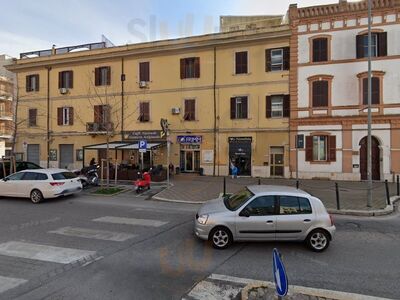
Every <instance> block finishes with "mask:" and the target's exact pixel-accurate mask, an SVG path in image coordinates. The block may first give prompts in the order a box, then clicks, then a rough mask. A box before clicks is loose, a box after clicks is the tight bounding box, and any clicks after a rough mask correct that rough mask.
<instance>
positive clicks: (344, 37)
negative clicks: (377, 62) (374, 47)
mask: <svg viewBox="0 0 400 300" xmlns="http://www.w3.org/2000/svg"><path fill="white" fill-rule="evenodd" d="M372 28H374V29H375V28H376V29H383V30H384V31H386V32H387V41H388V49H387V50H388V55H399V54H400V35H399V32H400V24H392V25H386V26H373V27H372ZM364 30H365V29H364V28H361V29H360V28H357V29H348V30H338V31H332V32H326V33H323V34H329V35H331V36H332V40H331V54H332V60H339V59H355V58H356V36H357V34H358V33H360V32H361V31H364ZM319 34H321V33H318V32H316V33H310V34H304V35H299V39H298V41H299V63H308V62H310V44H309V40H308V39H309V38H310V37H313V36H316V35H319Z"/></svg>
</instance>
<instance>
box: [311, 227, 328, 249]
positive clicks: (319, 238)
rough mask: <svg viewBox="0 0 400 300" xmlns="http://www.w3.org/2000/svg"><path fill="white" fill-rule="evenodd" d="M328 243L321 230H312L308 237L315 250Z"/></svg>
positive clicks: (322, 247)
mask: <svg viewBox="0 0 400 300" xmlns="http://www.w3.org/2000/svg"><path fill="white" fill-rule="evenodd" d="M327 243H328V238H327V237H326V235H325V234H323V233H322V232H318V231H317V232H314V233H313V234H312V235H311V237H310V244H311V247H313V248H314V249H316V250H323V249H324V248H325V247H326V245H327Z"/></svg>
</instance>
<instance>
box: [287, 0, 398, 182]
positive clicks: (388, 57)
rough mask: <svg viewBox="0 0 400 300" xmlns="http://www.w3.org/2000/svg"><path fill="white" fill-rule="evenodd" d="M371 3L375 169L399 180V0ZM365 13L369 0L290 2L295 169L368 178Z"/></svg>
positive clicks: (377, 175) (379, 175)
mask: <svg viewBox="0 0 400 300" xmlns="http://www.w3.org/2000/svg"><path fill="white" fill-rule="evenodd" d="M372 3H373V7H372V12H373V19H372V23H373V24H372V45H373V47H372V55H373V61H372V71H373V78H372V85H371V86H372V114H373V116H372V119H373V124H372V136H373V138H372V177H373V179H374V180H385V179H388V180H393V179H394V178H395V175H396V174H399V173H400V129H399V128H400V1H397V0H384V1H375V0H373V1H372ZM367 16H368V11H367V1H360V2H352V3H347V2H346V1H339V3H337V4H332V5H324V6H314V7H307V8H297V6H296V5H292V6H291V7H290V9H289V18H290V24H291V30H292V37H291V43H290V49H291V70H290V96H291V119H290V169H291V174H292V177H294V176H296V172H297V174H298V176H299V178H330V179H338V180H365V179H367V176H368V175H367V103H368V101H367V99H368V97H367V96H368V94H367V91H368V73H367V70H368V64H367V55H368V47H367V41H368V35H367V26H368V18H367ZM297 137H298V139H299V140H300V141H303V143H300V144H299V145H297V146H299V147H300V148H298V149H296V138H297ZM301 144H303V145H301Z"/></svg>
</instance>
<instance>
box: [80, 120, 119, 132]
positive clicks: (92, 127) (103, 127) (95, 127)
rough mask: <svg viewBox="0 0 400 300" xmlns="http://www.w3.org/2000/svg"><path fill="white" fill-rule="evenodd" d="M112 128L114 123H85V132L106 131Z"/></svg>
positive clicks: (110, 130)
mask: <svg viewBox="0 0 400 300" xmlns="http://www.w3.org/2000/svg"><path fill="white" fill-rule="evenodd" d="M113 130H114V123H111V122H109V123H96V122H91V123H86V132H89V133H103V134H105V133H107V132H112V131H113Z"/></svg>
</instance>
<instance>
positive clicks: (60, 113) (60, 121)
mask: <svg viewBox="0 0 400 300" xmlns="http://www.w3.org/2000/svg"><path fill="white" fill-rule="evenodd" d="M62 124H63V108H62V107H58V108H57V125H59V126H60V125H62Z"/></svg>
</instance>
